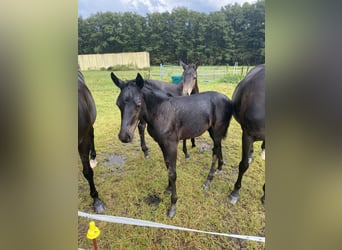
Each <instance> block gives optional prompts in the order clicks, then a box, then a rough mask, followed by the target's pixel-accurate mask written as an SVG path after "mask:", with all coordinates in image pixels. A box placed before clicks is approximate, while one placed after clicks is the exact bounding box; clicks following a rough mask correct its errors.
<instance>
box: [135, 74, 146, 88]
mask: <svg viewBox="0 0 342 250" xmlns="http://www.w3.org/2000/svg"><path fill="white" fill-rule="evenodd" d="M135 83H136V84H137V86H138V87H139V88H141V89H142V88H143V87H144V79H143V78H142V76H141V75H140V73H138V74H137V77H136V78H135Z"/></svg>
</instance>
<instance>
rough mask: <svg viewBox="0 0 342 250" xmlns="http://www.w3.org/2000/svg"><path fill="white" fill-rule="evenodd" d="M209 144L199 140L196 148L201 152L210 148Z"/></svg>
mask: <svg viewBox="0 0 342 250" xmlns="http://www.w3.org/2000/svg"><path fill="white" fill-rule="evenodd" d="M211 147H212V146H211V145H210V144H208V143H206V142H199V143H198V150H199V152H200V153H203V152H204V151H209V150H211Z"/></svg>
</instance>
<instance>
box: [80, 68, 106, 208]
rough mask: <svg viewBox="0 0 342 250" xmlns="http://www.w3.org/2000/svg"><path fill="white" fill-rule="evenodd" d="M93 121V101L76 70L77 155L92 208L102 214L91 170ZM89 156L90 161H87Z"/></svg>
mask: <svg viewBox="0 0 342 250" xmlns="http://www.w3.org/2000/svg"><path fill="white" fill-rule="evenodd" d="M95 119H96V107H95V102H94V99H93V97H92V95H91V93H90V91H89V89H88V87H87V85H86V84H85V81H84V77H83V75H82V73H81V72H80V71H79V70H78V153H79V155H80V158H81V161H82V165H83V175H84V177H85V178H86V179H87V181H88V183H89V187H90V196H91V197H92V198H93V199H94V203H93V207H94V209H95V211H96V213H103V212H104V210H105V205H104V203H103V201H101V200H100V198H99V195H98V193H97V191H96V188H95V184H94V172H93V169H92V167H95V165H96V161H95V157H96V151H95V145H94V128H93V124H94V122H95ZM89 155H90V158H91V160H89Z"/></svg>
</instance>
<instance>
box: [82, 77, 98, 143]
mask: <svg viewBox="0 0 342 250" xmlns="http://www.w3.org/2000/svg"><path fill="white" fill-rule="evenodd" d="M95 119H96V106H95V102H94V98H93V96H92V95H91V93H90V90H89V89H88V87H87V86H86V84H85V81H84V77H83V75H82V73H81V72H80V71H79V72H78V137H79V139H80V138H81V137H82V136H83V135H84V134H86V133H87V130H89V128H90V127H91V126H92V125H93V124H94V122H95Z"/></svg>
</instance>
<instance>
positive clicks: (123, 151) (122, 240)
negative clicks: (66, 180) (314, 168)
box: [78, 66, 265, 249]
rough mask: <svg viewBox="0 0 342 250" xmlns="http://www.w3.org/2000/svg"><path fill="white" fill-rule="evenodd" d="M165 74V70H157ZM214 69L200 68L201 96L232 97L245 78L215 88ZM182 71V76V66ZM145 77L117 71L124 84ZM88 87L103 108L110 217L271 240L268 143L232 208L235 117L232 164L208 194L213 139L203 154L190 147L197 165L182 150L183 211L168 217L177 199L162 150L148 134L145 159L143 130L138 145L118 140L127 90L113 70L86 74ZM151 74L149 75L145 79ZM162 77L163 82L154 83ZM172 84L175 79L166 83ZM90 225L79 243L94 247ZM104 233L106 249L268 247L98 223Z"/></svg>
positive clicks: (86, 205) (82, 194)
mask: <svg viewBox="0 0 342 250" xmlns="http://www.w3.org/2000/svg"><path fill="white" fill-rule="evenodd" d="M153 70H154V71H156V72H157V73H156V74H158V72H159V71H158V70H159V68H157V67H156V68H155V69H153ZM206 70H207V71H208V72H209V67H204V66H203V67H202V68H201V66H200V67H199V69H198V71H199V89H200V91H206V90H215V91H218V92H221V93H224V94H226V95H227V96H228V97H229V98H231V96H232V93H233V91H234V89H235V87H236V84H237V82H238V81H239V79H241V78H242V77H243V76H242V75H240V74H239V76H236V75H234V76H229V75H227V76H224V77H221V79H217V80H212V81H210V82H206V81H201V77H200V75H201V72H205V71H206ZM179 72H180V73H181V72H182V70H181V68H180V71H179ZM136 73H137V71H127V72H121V71H115V74H116V75H117V76H118V77H120V78H122V79H133V78H135V76H136ZM83 74H84V77H85V80H86V83H87V85H88V87H89V89H90V90H91V92H92V94H93V96H94V99H95V102H96V106H97V112H98V113H97V119H96V122H95V125H94V128H95V146H96V150H97V161H98V166H97V167H96V168H95V169H94V173H95V174H94V176H95V184H96V187H97V190H98V192H99V195H100V198H101V199H102V200H103V201H104V202H105V203H106V207H107V209H106V214H107V215H114V216H123V217H130V218H136V219H143V220H150V221H154V222H159V223H164V224H171V225H175V226H180V227H188V228H192V229H198V230H204V231H212V232H221V233H232V234H243V235H254V236H265V208H264V206H263V205H262V204H261V202H260V198H261V196H262V194H263V191H262V185H263V183H264V181H265V168H264V162H263V161H262V160H261V158H260V151H261V150H260V145H261V143H260V142H257V143H255V145H254V146H255V157H254V161H253V162H252V163H251V164H250V167H249V169H248V171H247V172H246V174H245V175H244V178H243V181H242V188H241V191H240V196H241V198H240V200H239V201H238V202H237V203H236V204H235V205H232V204H230V203H229V201H228V195H229V193H230V192H231V191H232V189H233V185H234V183H235V181H236V178H237V174H238V164H239V161H240V157H241V129H240V126H239V125H238V124H237V122H236V121H235V120H234V118H232V121H231V124H230V127H229V130H228V136H227V138H226V139H225V140H224V141H223V145H222V153H223V158H224V161H225V165H223V172H222V173H220V174H217V175H216V176H215V177H214V179H213V181H212V184H211V188H210V190H208V191H204V190H203V189H202V184H203V183H204V181H205V179H206V177H207V174H208V172H209V168H210V164H211V154H212V151H211V149H212V141H211V139H210V137H209V135H208V133H205V134H203V135H202V136H200V137H199V138H197V139H196V144H197V147H196V148H191V146H190V141H189V142H188V150H189V153H190V157H191V158H190V160H185V158H184V155H183V152H182V150H181V144H182V143H180V144H179V147H178V157H177V193H178V197H179V199H178V202H177V213H176V216H175V217H174V218H173V219H169V218H168V217H167V209H168V208H169V205H170V196H167V195H164V193H163V192H164V190H165V188H166V186H167V183H168V177H167V171H166V167H165V164H164V161H163V157H162V153H161V150H160V149H159V146H158V144H157V143H156V142H154V141H153V139H152V138H151V137H150V136H149V135H148V133H147V131H146V143H147V146H148V147H149V149H150V159H145V158H144V156H143V153H142V151H141V149H140V140H139V135H138V131H137V129H136V131H135V137H134V139H133V142H132V143H129V144H123V143H121V142H120V141H119V139H118V136H117V135H118V132H119V128H120V122H121V120H120V111H119V108H118V107H117V106H116V104H115V101H116V98H117V96H118V94H119V89H118V88H117V87H116V86H115V85H114V84H113V82H112V81H111V79H110V75H109V74H110V72H109V71H84V72H83ZM143 76H144V75H143ZM153 79H158V78H153ZM164 80H167V79H164ZM170 80H171V79H170ZM78 168H79V178H78V186H79V188H78V191H79V195H78V199H79V201H78V210H80V211H83V212H87V213H93V209H92V198H91V197H90V195H89V186H88V183H87V181H86V180H85V178H84V177H83V175H82V164H81V161H80V160H79V161H78ZM148 197H158V198H160V199H161V202H160V203H159V204H157V205H151V204H148V202H147V200H148ZM88 225H89V220H88V219H86V218H82V217H79V219H78V245H79V247H80V248H83V249H93V246H92V241H91V240H88V239H87V238H86V233H87V230H88ZM96 225H97V226H98V227H99V229H100V230H101V235H100V236H99V238H98V239H97V243H98V246H99V249H264V248H265V244H263V243H259V242H254V241H247V240H239V239H233V238H227V237H223V236H212V235H206V234H200V233H192V232H183V231H175V230H166V229H156V228H147V227H138V226H130V225H121V224H111V223H106V222H100V221H96Z"/></svg>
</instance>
